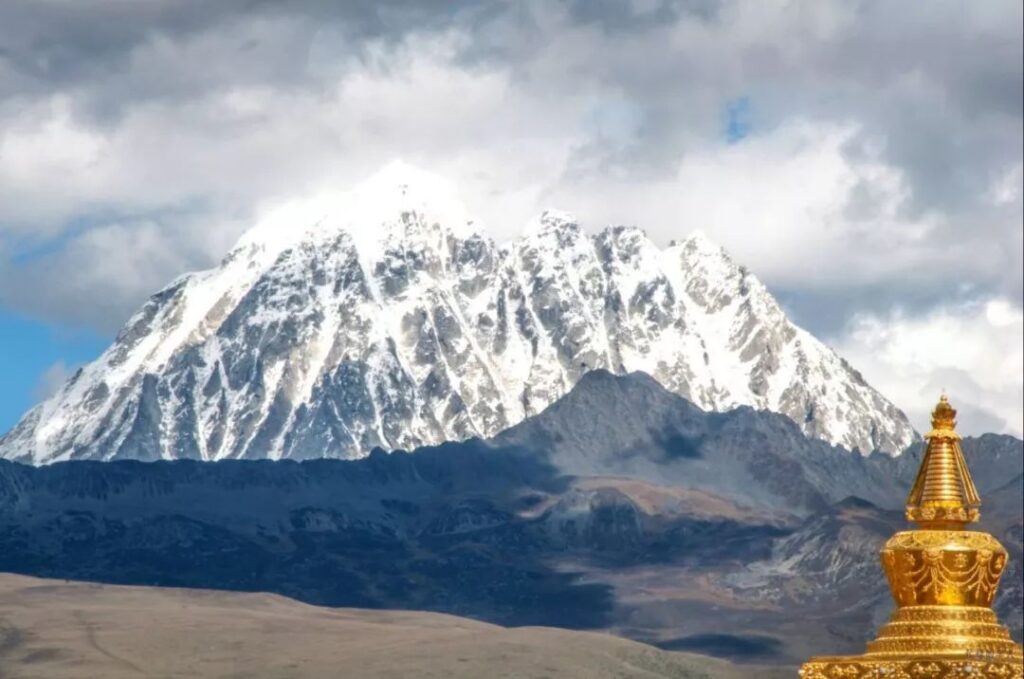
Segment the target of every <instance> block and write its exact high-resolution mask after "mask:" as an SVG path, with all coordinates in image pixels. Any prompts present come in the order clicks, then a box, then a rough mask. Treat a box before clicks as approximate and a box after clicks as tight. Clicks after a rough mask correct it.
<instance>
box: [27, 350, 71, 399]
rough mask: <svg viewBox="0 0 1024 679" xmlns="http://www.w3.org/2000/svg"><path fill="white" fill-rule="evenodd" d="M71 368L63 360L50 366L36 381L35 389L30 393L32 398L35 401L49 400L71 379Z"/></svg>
mask: <svg viewBox="0 0 1024 679" xmlns="http://www.w3.org/2000/svg"><path fill="white" fill-rule="evenodd" d="M71 373H72V368H71V367H69V366H68V364H67V363H65V362H64V361H63V360H58V361H55V362H53V363H52V364H50V367H48V368H47V369H46V370H44V371H43V374H42V375H40V376H39V379H38V380H36V386H35V389H33V391H32V397H33V398H34V399H35V400H36V401H42V400H44V399H47V398H50V397H51V396H53V395H54V394H56V393H57V390H58V389H60V388H61V387H62V386H64V383H65V382H67V380H68V378H69V377H71Z"/></svg>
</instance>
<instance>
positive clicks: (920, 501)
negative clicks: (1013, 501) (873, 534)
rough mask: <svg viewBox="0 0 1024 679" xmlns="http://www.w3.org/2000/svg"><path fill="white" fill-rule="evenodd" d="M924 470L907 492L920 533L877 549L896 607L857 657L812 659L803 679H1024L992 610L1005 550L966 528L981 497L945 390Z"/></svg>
mask: <svg viewBox="0 0 1024 679" xmlns="http://www.w3.org/2000/svg"><path fill="white" fill-rule="evenodd" d="M926 438H927V439H928V442H927V446H926V448H925V452H924V456H923V457H922V459H921V468H920V469H919V470H918V472H917V478H916V479H915V480H914V485H913V487H912V488H911V490H910V495H909V496H908V497H907V519H908V520H910V521H913V522H915V523H917V524H918V526H919V528H918V529H917V530H908V531H902V532H899V533H896V534H895V535H893V536H892V537H891V538H890V539H889V541H888V542H886V543H885V547H883V548H882V554H881V556H882V568H883V569H884V570H885V575H886V578H887V579H888V581H889V589H890V590H891V591H892V597H893V599H894V600H895V603H896V610H895V611H894V612H893V614H892V617H891V618H890V620H889V622H888V623H887V624H885V625H883V626H882V628H881V630H879V633H878V636H877V637H876V638H875V639H874V641H871V642H869V643H868V647H867V652H866V653H865V654H863V655H858V656H835V657H821V658H812V659H811V660H810V661H809V662H807V663H805V664H804V666H803V667H801V668H800V676H801V677H802V678H803V679H840V678H841V679H847V678H849V679H868V678H871V679H876V678H878V679H881V678H883V677H884V678H885V679H889V678H890V677H891V678H893V679H896V678H897V677H898V678H899V679H961V678H964V677H979V678H982V677H985V678H987V677H992V678H995V679H1024V654H1022V651H1021V647H1020V645H1019V644H1016V643H1014V642H1013V640H1012V639H1011V638H1010V633H1009V631H1007V629H1006V628H1005V627H1003V626H1002V625H1000V624H999V621H998V620H997V619H996V614H995V612H994V611H993V610H992V601H993V600H994V599H995V595H996V589H997V587H998V586H999V578H1000V576H1002V574H1003V571H1004V570H1005V568H1006V560H1007V556H1008V555H1007V553H1006V549H1005V548H1003V546H1002V545H1001V544H999V541H998V540H996V539H995V538H994V537H992V536H991V535H989V534H988V533H982V532H980V531H979V532H975V531H969V530H966V527H967V525H968V524H969V523H973V522H975V521H977V520H978V518H979V509H980V507H981V499H980V498H979V497H978V491H977V489H976V488H975V486H974V480H973V479H971V472H970V470H969V469H968V468H967V462H966V461H965V460H964V453H963V450H961V448H960V436H959V435H958V434H957V433H956V410H954V409H953V406H951V405H950V404H949V399H947V398H946V396H945V395H943V396H942V398H941V399H939V404H938V405H937V406H935V410H934V412H933V413H932V429H931V431H930V432H928V435H927V437H926Z"/></svg>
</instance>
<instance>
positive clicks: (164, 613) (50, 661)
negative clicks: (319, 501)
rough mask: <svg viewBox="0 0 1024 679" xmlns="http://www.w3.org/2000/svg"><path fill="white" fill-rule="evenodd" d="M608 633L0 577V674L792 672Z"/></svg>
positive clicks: (570, 676) (7, 677) (519, 678)
mask: <svg viewBox="0 0 1024 679" xmlns="http://www.w3.org/2000/svg"><path fill="white" fill-rule="evenodd" d="M791 675H792V671H791V670H790V671H785V670H780V669H773V670H762V669H760V668H754V667H749V666H746V667H745V666H737V665H732V664H729V663H727V662H724V661H720V660H714V659H710V658H705V657H702V656H694V655H687V654H682V653H671V652H667V651H661V650H658V649H656V648H653V647H651V646H646V645H644V644H639V643H636V642H632V641H628V640H625V639H621V638H618V637H614V636H611V635H608V634H600V633H591V632H574V631H567V630H560V629H552V628H541V627H520V628H504V627H498V626H496V625H490V624H486V623H482V622H477V621H474V620H469V619H466V618H459V617H455V616H449V615H441V614H436V613H423V612H414V611H371V610H360V609H332V608H320V607H316V606H309V605H306V604H302V603H299V602H296V601H293V600H291V599H287V598H284V597H281V596H277V595H272V594H245V593H235V592H220V591H210V590H196V589H171V588H155V587H124V586H112V585H99V584H92V583H83V582H69V581H63V580H43V579H39V578H30V577H24V576H20V575H10V574H0V677H2V678H3V679H28V678H40V679H41V678H44V677H45V678H46V679H71V678H76V679H77V678H82V679H85V678H90V679H91V678H93V677H105V678H108V679H120V678H122V677H123V678H125V679H128V678H135V677H190V678H193V677H204V678H205V677H281V678H285V677H287V678H305V677H339V678H344V679H402V678H405V677H416V678H419V677H424V678H426V677H436V678H442V677H444V678H452V679H460V678H461V679H471V678H472V679H483V678H486V679H498V678H509V679H511V678H515V679H534V678H535V679H541V678H542V677H543V678H545V679H561V678H565V679H576V678H579V679H584V678H586V679H605V678H607V679H611V678H612V677H615V678H623V679H624V678H627V677H628V678H632V677H635V678H637V679H655V678H669V677H675V678H678V679H683V678H687V679H688V678H693V679H697V678H698V677H699V678H706V679H717V678H722V679H734V678H739V677H764V678H765V679H772V678H774V677H783V676H791Z"/></svg>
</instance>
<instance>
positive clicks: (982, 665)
mask: <svg viewBox="0 0 1024 679" xmlns="http://www.w3.org/2000/svg"><path fill="white" fill-rule="evenodd" d="M800 678H801V679H982V678H984V679H990V678H991V679H1024V661H1022V660H1021V658H1020V657H1016V658H1014V657H1009V658H1007V657H1003V658H983V657H979V658H937V657H935V656H924V655H921V656H911V655H907V656H901V657H887V658H877V657H871V656H867V655H854V656H839V657H832V658H829V657H821V658H811V659H810V660H809V661H808V662H806V663H804V665H803V666H802V667H801V668H800Z"/></svg>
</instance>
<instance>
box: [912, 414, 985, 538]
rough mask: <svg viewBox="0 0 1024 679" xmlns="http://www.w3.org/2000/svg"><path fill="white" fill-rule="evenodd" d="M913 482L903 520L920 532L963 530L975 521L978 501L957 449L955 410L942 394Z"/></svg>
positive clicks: (979, 504) (962, 457)
mask: <svg viewBox="0 0 1024 679" xmlns="http://www.w3.org/2000/svg"><path fill="white" fill-rule="evenodd" d="M926 438H927V440H928V447H927V448H926V449H925V453H924V458H923V459H922V460H921V468H920V469H919V470H918V472H917V479H916V480H915V481H914V485H913V487H912V488H911V489H910V495H909V496H907V520H909V521H914V522H915V523H917V524H918V525H920V526H921V528H926V529H927V528H961V529H962V528H963V527H964V526H966V525H967V524H968V523H973V522H974V521H977V520H978V518H979V516H980V511H979V510H980V507H981V499H980V498H979V497H978V490H977V488H975V486H974V479H972V478H971V472H970V470H969V469H968V468H967V463H966V462H965V461H964V453H963V451H962V450H961V449H960V435H959V434H957V433H956V410H954V409H953V406H951V405H950V404H949V399H948V398H946V395H945V394H943V395H942V398H940V399H939V403H938V405H936V406H935V410H933V411H932V429H931V431H929V432H928V435H927V436H926Z"/></svg>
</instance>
